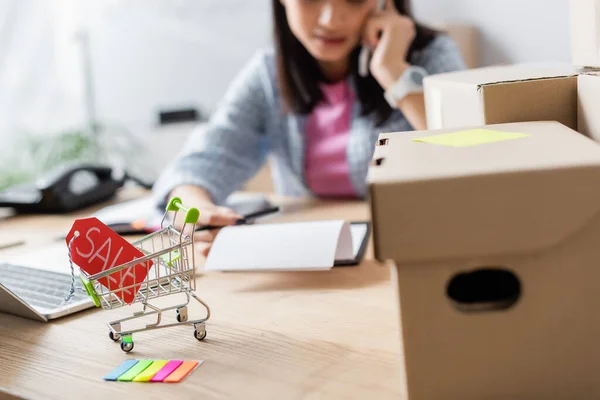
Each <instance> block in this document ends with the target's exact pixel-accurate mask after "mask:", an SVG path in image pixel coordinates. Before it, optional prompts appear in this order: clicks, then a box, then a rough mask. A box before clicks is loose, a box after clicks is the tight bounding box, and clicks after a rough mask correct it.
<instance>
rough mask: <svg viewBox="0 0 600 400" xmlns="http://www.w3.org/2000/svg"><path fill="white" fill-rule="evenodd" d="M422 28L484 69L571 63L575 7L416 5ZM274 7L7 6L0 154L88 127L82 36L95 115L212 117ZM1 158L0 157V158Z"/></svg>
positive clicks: (542, 0)
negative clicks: (445, 31)
mask: <svg viewBox="0 0 600 400" xmlns="http://www.w3.org/2000/svg"><path fill="white" fill-rule="evenodd" d="M413 3H414V8H415V11H416V14H417V17H418V18H420V19H421V20H423V21H424V22H432V23H439V22H465V23H470V24H473V25H474V26H476V27H477V29H478V31H479V34H480V35H481V41H480V46H479V47H480V48H479V50H480V55H481V62H482V64H483V65H489V64H498V63H515V62H529V61H564V62H568V61H569V26H568V23H569V22H568V0H413ZM269 7H270V0H85V1H81V0H0V143H1V140H2V138H3V137H6V136H7V135H8V134H10V133H14V132H16V131H18V130H19V129H27V130H33V131H40V132H42V131H52V130H56V129H59V128H60V127H67V126H76V125H81V124H82V123H84V122H85V120H86V118H87V108H86V103H85V85H84V76H85V74H84V68H83V67H82V64H81V53H80V49H81V47H80V46H79V43H80V42H77V40H76V34H77V32H81V30H82V29H83V30H84V31H85V32H88V33H89V43H90V51H91V61H92V62H91V67H92V75H91V76H92V78H93V79H92V84H93V85H92V87H93V89H94V90H93V96H92V99H93V103H94V110H95V113H96V115H97V117H98V118H99V119H100V120H101V121H103V122H109V123H117V124H122V125H125V126H128V127H130V128H134V129H138V127H149V126H151V125H153V124H154V123H155V121H156V115H157V111H158V110H159V109H161V108H164V109H169V108H173V107H178V106H195V107H198V108H200V109H201V110H204V111H208V112H210V111H211V110H213V109H214V108H215V107H216V105H217V103H218V100H219V99H220V98H221V96H222V95H223V92H224V90H225V88H226V87H227V83H228V82H229V81H230V80H231V78H232V77H233V76H234V75H235V74H236V72H237V71H238V70H239V68H240V67H241V66H242V65H243V64H244V63H245V62H246V60H247V59H248V58H249V57H250V56H251V54H252V53H253V52H254V50H255V49H256V48H257V47H260V46H264V45H267V44H268V43H269V41H270V34H271V27H270V9H269ZM0 147H1V146H0Z"/></svg>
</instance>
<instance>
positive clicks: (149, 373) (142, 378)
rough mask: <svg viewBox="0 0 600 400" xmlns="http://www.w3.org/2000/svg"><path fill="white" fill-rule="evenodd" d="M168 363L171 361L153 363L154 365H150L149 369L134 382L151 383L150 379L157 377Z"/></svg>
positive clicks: (134, 379)
mask: <svg viewBox="0 0 600 400" xmlns="http://www.w3.org/2000/svg"><path fill="white" fill-rule="evenodd" d="M168 362H169V361H167V360H156V361H154V362H153V363H152V365H150V366H149V367H148V368H146V369H145V370H144V371H142V373H141V374H139V375H138V376H136V377H135V378H133V381H134V382H149V381H150V379H152V378H153V377H154V375H156V373H157V372H158V371H160V370H161V369H162V367H164V366H165V365H167V363H168Z"/></svg>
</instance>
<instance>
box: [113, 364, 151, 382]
mask: <svg viewBox="0 0 600 400" xmlns="http://www.w3.org/2000/svg"><path fill="white" fill-rule="evenodd" d="M151 364H152V360H140V361H138V362H137V363H136V364H135V365H134V366H133V367H131V368H130V369H129V370H128V371H127V372H125V373H124V374H123V375H121V376H119V377H118V378H117V381H119V382H131V381H132V380H133V378H135V377H136V376H138V375H139V374H141V373H142V372H143V371H144V370H145V369H146V368H148V367H149V366H150V365H151Z"/></svg>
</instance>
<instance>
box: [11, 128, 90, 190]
mask: <svg viewBox="0 0 600 400" xmlns="http://www.w3.org/2000/svg"><path fill="white" fill-rule="evenodd" d="M3 150H4V154H3V156H2V161H0V190H3V189H5V188H7V187H10V186H13V185H16V184H20V183H25V182H28V181H32V180H34V179H35V178H37V177H39V176H40V175H41V174H44V173H45V172H48V171H50V170H51V169H53V168H55V167H57V166H59V165H61V164H63V163H65V162H69V161H78V160H87V161H94V160H97V159H98V157H100V156H101V151H100V146H99V144H98V140H97V139H96V138H95V137H94V136H93V135H92V134H90V133H89V132H87V131H84V130H69V131H64V132H59V133H57V134H50V135H32V134H21V135H20V136H19V137H18V139H13V141H12V143H10V144H9V146H7V148H4V149H3Z"/></svg>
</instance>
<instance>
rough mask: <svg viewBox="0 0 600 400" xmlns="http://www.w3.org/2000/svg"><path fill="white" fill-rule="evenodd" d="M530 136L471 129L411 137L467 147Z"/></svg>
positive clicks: (417, 140) (431, 142)
mask: <svg viewBox="0 0 600 400" xmlns="http://www.w3.org/2000/svg"><path fill="white" fill-rule="evenodd" d="M527 136H531V135H529V134H526V133H514V132H500V131H494V130H491V129H471V130H467V131H460V132H452V133H444V134H441V135H434V136H427V137H423V138H417V139H413V142H421V143H429V144H437V145H441V146H449V147H469V146H477V145H480V144H486V143H493V142H502V141H505V140H513V139H520V138H524V137H527Z"/></svg>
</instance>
